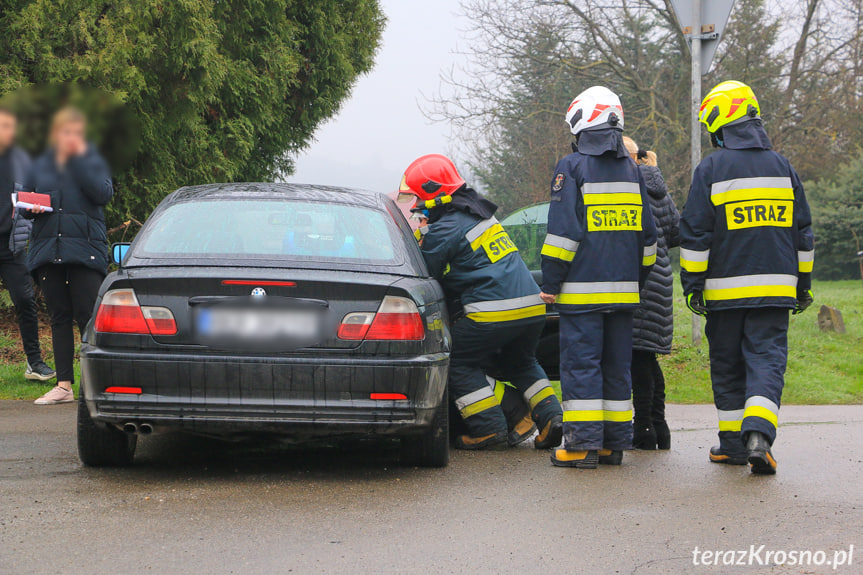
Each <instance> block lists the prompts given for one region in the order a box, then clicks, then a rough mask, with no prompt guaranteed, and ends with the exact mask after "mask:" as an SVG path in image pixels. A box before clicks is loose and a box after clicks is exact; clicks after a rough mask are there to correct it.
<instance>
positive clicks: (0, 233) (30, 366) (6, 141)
mask: <svg viewBox="0 0 863 575" xmlns="http://www.w3.org/2000/svg"><path fill="white" fill-rule="evenodd" d="M16 126H17V121H16V118H15V114H14V113H13V112H12V110H9V109H7V108H0V278H3V284H4V285H5V286H6V289H7V290H9V297H10V299H11V300H12V304H13V305H14V306H15V314H16V315H17V318H18V329H19V331H20V332H21V343H22V344H23V345H24V353H25V354H26V355H27V369H26V371H25V372H24V377H25V378H26V379H30V380H35V381H50V380H52V379H54V377H55V375H56V373H54V370H53V369H51V368H50V367H48V366H47V365H46V364H45V362H44V361H42V350H41V349H40V348H39V320H38V316H37V313H36V297H35V294H34V293H33V278H31V277H30V274H28V273H27V266H26V265H25V264H24V258H25V252H26V251H27V242H28V241H29V240H30V227H31V225H32V224H31V222H30V221H29V220H27V219H26V218H23V217H21V216H20V215H19V213H18V210H16V209H15V207H14V206H13V205H12V202H11V201H7V198H11V197H12V194H13V193H15V192H16V191H17V188H18V187H20V186H21V185H22V184H23V182H24V179H25V178H26V177H27V172H28V171H29V169H30V156H28V155H27V152H25V151H24V150H22V149H21V148H19V147H17V146H16V145H15V130H16Z"/></svg>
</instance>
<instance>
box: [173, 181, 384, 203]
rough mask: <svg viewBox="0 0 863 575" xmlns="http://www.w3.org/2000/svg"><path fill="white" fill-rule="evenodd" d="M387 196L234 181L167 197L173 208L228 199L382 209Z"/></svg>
mask: <svg viewBox="0 0 863 575" xmlns="http://www.w3.org/2000/svg"><path fill="white" fill-rule="evenodd" d="M384 197H385V196H384V195H383V194H381V193H378V192H372V191H369V190H362V189H356V188H343V187H339V186H320V185H312V184H294V183H284V182H283V183H269V182H232V183H224V184H204V185H200V186H185V187H182V188H180V189H179V190H177V191H176V192H174V193H172V194H170V195H169V196H168V197H167V198H165V201H164V204H165V205H166V206H167V205H170V204H175V203H182V202H188V201H195V200H205V199H213V200H227V199H251V198H255V199H293V200H310V201H327V202H333V203H339V204H346V205H356V206H366V207H383V205H384Z"/></svg>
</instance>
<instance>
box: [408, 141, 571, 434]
mask: <svg viewBox="0 0 863 575" xmlns="http://www.w3.org/2000/svg"><path fill="white" fill-rule="evenodd" d="M399 191H400V192H402V193H411V194H414V195H415V196H417V198H418V200H417V204H416V208H415V209H420V210H428V219H429V226H428V231H427V232H426V234H425V236H424V239H423V243H422V248H421V249H422V253H423V256H424V258H425V261H426V265H427V266H428V270H429V273H430V274H431V275H432V276H433V277H434V278H436V279H437V280H438V281H440V282H441V285H443V288H444V290H445V291H446V293H447V297H448V299H449V300H458V301H459V302H460V303H461V305H462V308H463V309H462V310H460V312H458V313H456V314H454V316H455V317H458V318H459V319H457V320H456V321H455V322H454V323H453V325H452V340H453V341H452V353H451V356H450V383H449V385H450V394H451V396H452V397H453V398H454V400H455V404H456V407H457V408H458V411H459V413H460V414H461V417H462V419H463V420H464V423H465V425H466V427H467V433H466V434H465V435H462V436H460V437H458V438H457V439H456V447H457V448H460V449H498V448H506V447H507V446H508V444H509V442H508V440H507V422H506V418H505V416H504V413H503V410H502V409H501V406H500V401H499V399H498V397H497V396H496V395H495V393H494V390H493V389H492V388H491V387H490V386H489V383H488V381H487V380H486V375H485V372H484V369H483V367H484V366H485V365H488V363H489V362H490V361H491V360H492V358H494V357H498V358H500V359H499V360H495V361H496V362H497V367H498V369H497V371H498V372H499V373H500V377H501V378H502V379H505V380H506V381H509V382H510V383H511V384H512V385H514V386H515V387H516V388H517V389H518V390H519V391H520V392H521V393H522V394H523V395H524V398H525V400H526V401H527V402H528V404H529V405H530V406H531V408H532V417H533V418H534V420H535V422H536V425H537V427H538V428H539V430H540V433H539V436H538V437H537V439H536V441H535V446H536V447H537V448H538V449H547V448H550V447H556V446H557V445H558V444H559V443H560V441H561V437H562V421H563V418H562V415H563V413H562V410H561V407H560V402H559V401H558V399H557V397H556V396H555V394H554V391H553V390H552V388H551V386H550V385H549V382H548V378H547V377H546V375H545V372H544V371H543V370H542V368H541V367H540V365H539V363H538V362H537V361H536V356H535V352H536V347H537V345H538V343H539V337H540V334H541V333H542V330H543V326H544V325H545V304H544V303H543V302H542V300H541V299H540V297H539V287H538V286H537V285H536V282H535V281H534V280H533V277H532V276H531V274H530V272H529V271H528V269H527V266H525V264H524V262H523V261H522V259H521V256H520V255H519V254H518V249H517V248H516V246H515V244H514V243H513V242H512V240H511V239H510V237H509V236H508V235H507V233H506V231H504V229H503V227H502V226H501V225H500V222H498V221H497V219H496V218H495V217H494V213H495V211H496V210H497V206H496V205H494V204H493V203H492V202H490V201H488V200H487V199H485V198H483V197H481V196H480V195H479V194H477V193H476V191H474V190H473V189H471V188H469V187H468V186H467V184H466V183H465V181H464V179H463V178H462V177H461V176H460V175H459V173H458V170H457V169H456V167H455V165H454V164H453V163H452V161H451V160H450V159H449V158H447V157H445V156H441V155H439V154H431V155H427V156H423V157H421V158H419V159H417V160H416V161H414V162H413V163H412V164H411V165H410V166H409V167H408V169H407V170H405V174H404V177H403V178H402V183H401V186H400V188H399Z"/></svg>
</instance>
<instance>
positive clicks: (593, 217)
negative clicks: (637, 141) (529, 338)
mask: <svg viewBox="0 0 863 575" xmlns="http://www.w3.org/2000/svg"><path fill="white" fill-rule="evenodd" d="M655 261H656V227H655V224H654V221H653V216H652V214H651V212H650V201H649V198H648V195H647V189H646V187H645V184H644V178H643V177H642V175H641V172H640V171H639V170H638V167H637V166H636V165H635V162H633V161H632V159H631V158H630V157H629V154H628V153H627V152H626V148H624V147H623V142H622V135H621V132H620V131H619V130H617V129H614V128H607V129H603V130H597V131H591V132H582V133H581V134H580V136H579V142H578V151H577V152H575V153H573V154H570V155H569V156H567V157H565V158H564V159H562V160H561V161H560V162H559V163H558V165H557V169H556V170H555V176H554V180H553V181H552V185H551V204H550V205H549V209H548V235H547V236H546V239H545V244H544V245H543V248H542V278H543V284H542V291H544V292H545V293H548V294H557V309H558V310H559V311H560V312H561V313H583V312H589V311H610V310H620V309H635V308H636V307H638V304H639V301H640V300H639V288H640V284H641V283H642V282H643V281H644V280H645V279H646V277H647V274H648V273H649V271H650V268H651V267H652V266H653V264H654V263H655Z"/></svg>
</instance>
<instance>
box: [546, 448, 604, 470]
mask: <svg viewBox="0 0 863 575" xmlns="http://www.w3.org/2000/svg"><path fill="white" fill-rule="evenodd" d="M597 463H599V455H598V454H597V452H596V451H567V450H566V449H556V450H555V451H554V453H552V454H551V464H552V465H554V466H555V467H575V468H576V469H596V464H597Z"/></svg>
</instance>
